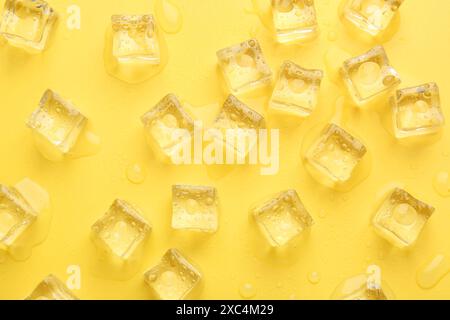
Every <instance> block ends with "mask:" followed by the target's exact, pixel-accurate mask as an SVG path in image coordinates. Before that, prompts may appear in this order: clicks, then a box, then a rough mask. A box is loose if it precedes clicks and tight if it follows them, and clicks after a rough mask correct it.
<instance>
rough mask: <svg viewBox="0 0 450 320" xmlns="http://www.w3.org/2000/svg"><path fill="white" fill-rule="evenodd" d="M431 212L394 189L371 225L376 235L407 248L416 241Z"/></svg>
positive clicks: (426, 206) (425, 206) (419, 202)
mask: <svg viewBox="0 0 450 320" xmlns="http://www.w3.org/2000/svg"><path fill="white" fill-rule="evenodd" d="M433 212H434V208H433V207H431V206H430V205H428V204H426V203H424V202H422V201H420V200H417V199H416V198H414V197H413V196H412V195H411V194H409V193H408V192H406V191H405V190H402V189H399V188H395V189H394V190H393V191H392V192H391V193H390V194H389V196H388V197H387V198H386V200H385V201H384V202H383V204H382V205H381V207H380V209H379V210H378V211H377V212H376V214H375V216H374V218H373V225H374V227H375V230H376V231H377V233H378V234H379V235H380V236H382V237H383V238H385V239H386V240H388V241H389V242H391V243H392V244H393V245H395V246H397V247H400V248H403V247H408V246H411V245H413V244H414V242H415V241H416V240H417V238H418V237H419V235H420V233H421V231H422V229H423V228H424V226H425V224H426V222H427V221H428V219H429V218H430V217H431V215H432V214H433Z"/></svg>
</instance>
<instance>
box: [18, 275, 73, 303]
mask: <svg viewBox="0 0 450 320" xmlns="http://www.w3.org/2000/svg"><path fill="white" fill-rule="evenodd" d="M26 300H78V298H77V297H76V296H75V295H74V294H73V293H72V292H71V291H70V290H69V289H68V288H67V286H66V285H65V284H64V283H63V282H62V281H61V280H59V279H58V278H57V277H55V276H54V275H48V276H47V277H45V279H44V280H42V281H41V282H40V283H39V284H38V285H37V287H36V288H35V289H34V290H33V292H32V293H31V294H30V295H29V296H28V297H27V298H26Z"/></svg>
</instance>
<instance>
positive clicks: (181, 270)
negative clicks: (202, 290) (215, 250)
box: [144, 249, 202, 300]
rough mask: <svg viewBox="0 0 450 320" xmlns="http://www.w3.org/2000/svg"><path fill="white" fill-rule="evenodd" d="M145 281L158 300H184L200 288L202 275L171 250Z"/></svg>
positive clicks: (147, 273) (185, 259)
mask: <svg viewBox="0 0 450 320" xmlns="http://www.w3.org/2000/svg"><path fill="white" fill-rule="evenodd" d="M144 279H145V282H146V283H147V284H148V286H149V287H150V288H151V289H152V291H153V293H154V294H155V296H156V297H157V298H158V299H161V300H182V299H186V298H188V297H189V296H190V295H191V294H192V292H193V290H194V289H196V288H198V286H199V283H200V281H201V279H202V275H201V273H200V271H199V270H198V268H196V267H195V266H194V265H193V264H192V263H191V262H189V261H188V260H187V258H185V257H184V256H183V255H182V254H181V253H180V252H179V251H178V250H177V249H169V250H168V251H167V252H166V253H165V254H164V256H163V257H162V259H161V261H160V262H159V263H158V264H157V265H156V266H154V267H153V268H151V269H150V270H148V271H147V272H146V273H145V275H144Z"/></svg>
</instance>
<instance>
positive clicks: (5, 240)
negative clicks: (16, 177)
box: [0, 185, 38, 250]
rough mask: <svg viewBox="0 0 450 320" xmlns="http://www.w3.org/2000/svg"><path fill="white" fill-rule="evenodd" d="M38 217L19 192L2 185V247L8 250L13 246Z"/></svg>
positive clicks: (0, 194) (0, 186)
mask: <svg viewBox="0 0 450 320" xmlns="http://www.w3.org/2000/svg"><path fill="white" fill-rule="evenodd" d="M37 215H38V213H37V212H36V211H35V210H34V209H33V208H32V207H31V205H30V204H29V203H28V202H27V200H26V199H25V198H24V197H23V196H22V194H21V193H20V192H19V191H18V190H16V189H15V188H14V187H8V186H5V185H0V247H3V249H5V250H7V249H8V248H9V247H10V246H11V245H13V244H14V243H15V241H16V240H17V239H18V238H19V237H20V236H21V235H22V234H23V233H24V232H25V231H26V230H27V229H28V228H30V226H31V225H32V224H33V223H34V222H35V220H36V218H37ZM0 249H1V248H0Z"/></svg>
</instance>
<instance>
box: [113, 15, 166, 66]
mask: <svg viewBox="0 0 450 320" xmlns="http://www.w3.org/2000/svg"><path fill="white" fill-rule="evenodd" d="M111 23H112V29H113V45H112V51H113V52H112V54H113V56H114V57H115V58H116V59H117V61H118V62H119V63H135V62H146V63H152V64H159V63H160V61H161V57H160V47H159V43H158V38H157V36H156V25H155V21H154V18H153V16H152V15H113V16H112V17H111Z"/></svg>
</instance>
